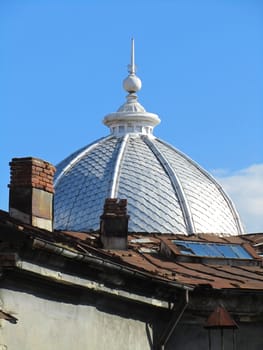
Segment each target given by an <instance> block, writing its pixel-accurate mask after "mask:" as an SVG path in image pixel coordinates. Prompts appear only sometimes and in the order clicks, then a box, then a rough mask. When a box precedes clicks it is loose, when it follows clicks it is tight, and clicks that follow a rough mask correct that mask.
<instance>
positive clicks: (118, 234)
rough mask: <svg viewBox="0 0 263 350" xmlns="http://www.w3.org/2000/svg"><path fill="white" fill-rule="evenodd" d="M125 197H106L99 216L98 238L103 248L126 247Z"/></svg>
mask: <svg viewBox="0 0 263 350" xmlns="http://www.w3.org/2000/svg"><path fill="white" fill-rule="evenodd" d="M128 221H129V215H127V199H120V200H118V199H116V198H107V199H106V200H105V204H104V212H103V215H101V217H100V239H101V242H102V245H103V248H104V249H122V250H123V249H127V245H128Z"/></svg>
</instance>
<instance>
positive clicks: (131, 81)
mask: <svg viewBox="0 0 263 350" xmlns="http://www.w3.org/2000/svg"><path fill="white" fill-rule="evenodd" d="M141 87H142V82H141V79H140V78H138V77H137V76H136V75H132V74H131V75H129V76H128V77H127V78H126V79H124V80H123V88H124V90H126V91H127V92H129V93H132V92H136V91H139V90H141Z"/></svg>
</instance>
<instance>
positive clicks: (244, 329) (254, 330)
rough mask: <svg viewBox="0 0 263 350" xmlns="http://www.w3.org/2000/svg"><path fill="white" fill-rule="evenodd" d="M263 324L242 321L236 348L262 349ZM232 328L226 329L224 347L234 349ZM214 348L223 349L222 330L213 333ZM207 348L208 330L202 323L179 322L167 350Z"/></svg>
mask: <svg viewBox="0 0 263 350" xmlns="http://www.w3.org/2000/svg"><path fill="white" fill-rule="evenodd" d="M262 326H263V324H262V323H241V324H239V329H238V330H236V349H238V350H248V349H249V350H262V349H263V332H262V329H263V327H262ZM232 335H233V333H232V330H226V331H224V349H226V350H228V349H229V350H232V349H233V343H232V342H233V338H232ZM211 338H212V350H221V349H222V348H221V337H220V331H218V330H213V331H212V333H211ZM193 349H194V350H205V349H207V350H208V349H209V347H208V331H207V330H205V329H204V328H203V326H202V324H192V325H190V324H179V325H178V326H177V328H176V330H175V332H174V334H173V336H172V338H171V340H170V341H169V342H168V343H167V347H166V348H165V350H193Z"/></svg>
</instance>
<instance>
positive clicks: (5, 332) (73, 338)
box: [0, 289, 150, 350]
mask: <svg viewBox="0 0 263 350" xmlns="http://www.w3.org/2000/svg"><path fill="white" fill-rule="evenodd" d="M0 302H1V308H2V310H4V311H5V312H9V313H10V314H12V315H13V316H15V317H16V318H17V319H18V322H17V323H16V324H12V323H9V322H8V321H5V320H1V323H0V344H1V345H0V350H18V349H19V350H36V349H38V350H47V349H48V350H58V349H63V350H72V349H74V350H80V349H96V350H109V349H114V350H118V349H120V350H123V349H127V350H129V349H130V350H146V349H150V346H149V342H148V339H147V335H146V331H145V323H144V322H141V321H139V320H133V319H132V318H124V317H120V316H116V315H112V314H110V313H105V312H102V311H101V310H98V309H97V308H96V307H93V306H90V305H73V304H70V303H63V302H57V301H54V300H45V299H43V298H40V297H38V296H35V295H33V294H28V293H23V292H20V291H19V292H18V291H12V290H8V289H1V290H0ZM131 314H132V311H131ZM131 316H132V315H131Z"/></svg>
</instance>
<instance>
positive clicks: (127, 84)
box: [123, 38, 142, 94]
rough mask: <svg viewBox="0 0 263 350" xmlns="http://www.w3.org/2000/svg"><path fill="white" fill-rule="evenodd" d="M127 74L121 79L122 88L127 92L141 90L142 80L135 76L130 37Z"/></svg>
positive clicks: (132, 41)
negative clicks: (129, 60) (129, 57)
mask: <svg viewBox="0 0 263 350" xmlns="http://www.w3.org/2000/svg"><path fill="white" fill-rule="evenodd" d="M128 72H129V75H128V77H127V78H126V79H124V81H123V87H124V90H126V91H127V92H129V93H130V94H131V93H134V92H136V91H139V90H141V87H142V82H141V79H140V78H138V77H137V76H136V74H135V73H136V66H135V53H134V39H133V38H132V39H131V64H129V65H128Z"/></svg>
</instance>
